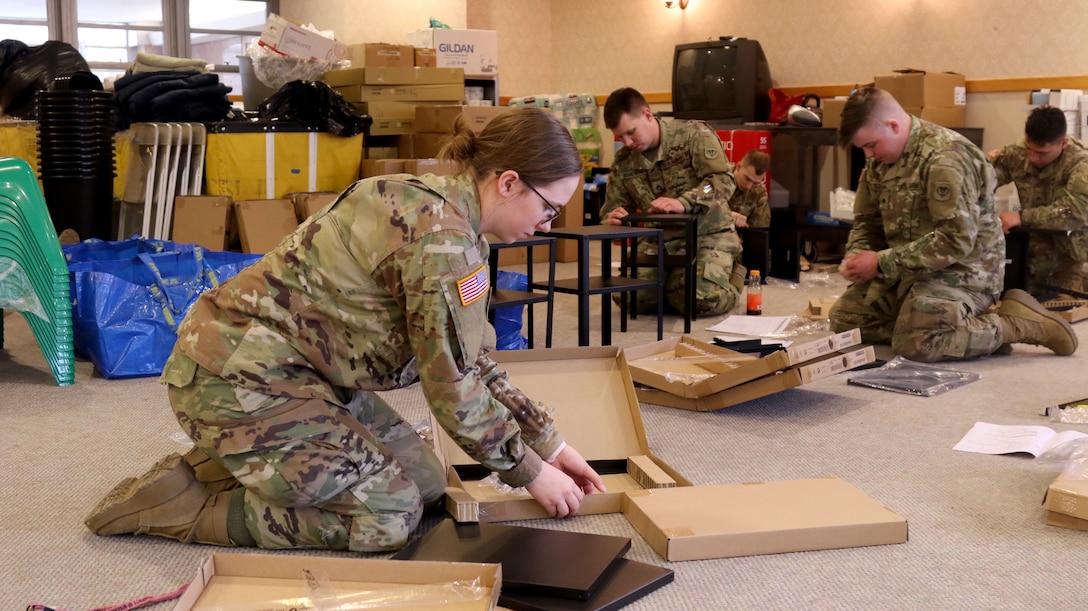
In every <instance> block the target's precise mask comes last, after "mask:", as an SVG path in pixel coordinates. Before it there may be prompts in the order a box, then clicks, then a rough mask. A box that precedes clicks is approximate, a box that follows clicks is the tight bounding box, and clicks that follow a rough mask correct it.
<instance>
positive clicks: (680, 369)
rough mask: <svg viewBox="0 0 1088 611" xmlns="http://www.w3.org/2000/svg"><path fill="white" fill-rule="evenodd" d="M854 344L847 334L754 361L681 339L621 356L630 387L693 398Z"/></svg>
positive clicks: (856, 335)
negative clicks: (626, 364)
mask: <svg viewBox="0 0 1088 611" xmlns="http://www.w3.org/2000/svg"><path fill="white" fill-rule="evenodd" d="M860 343H861V330H860V329H850V330H847V331H843V332H841V333H834V334H831V335H828V336H827V337H822V338H820V339H816V340H811V341H807V342H798V343H796V344H793V345H791V346H789V347H788V348H786V349H785V350H779V351H777V352H774V353H771V354H768V355H767V356H764V357H762V358H760V357H758V356H754V355H751V354H746V353H743V352H736V351H733V350H729V349H727V348H722V347H721V346H715V345H714V344H708V343H706V342H701V341H699V340H696V339H693V338H691V337H689V336H686V335H685V336H682V337H671V338H668V339H664V340H662V341H659V342H654V343H652V344H645V345H642V346H635V347H632V348H626V349H625V350H624V353H625V355H626V357H627V363H628V365H629V366H630V367H631V378H632V379H633V380H634V381H635V382H636V383H638V384H642V385H645V386H649V387H651V388H656V389H658V390H663V391H665V392H668V393H671V394H673V395H676V396H678V397H687V398H696V397H707V396H710V395H713V394H715V393H719V392H721V391H723V390H726V389H728V388H733V387H735V386H738V385H740V384H743V383H745V382H749V381H751V380H755V379H756V378H761V377H763V376H766V375H769V374H771V373H774V372H776V371H779V370H781V369H785V368H787V367H789V366H791V365H798V364H800V363H804V362H806V361H811V360H813V359H816V358H820V357H825V356H828V355H831V354H834V353H836V352H838V351H839V350H843V349H845V348H849V347H851V346H856V345H858V344H860Z"/></svg>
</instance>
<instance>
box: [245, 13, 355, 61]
mask: <svg viewBox="0 0 1088 611" xmlns="http://www.w3.org/2000/svg"><path fill="white" fill-rule="evenodd" d="M257 44H259V45H261V46H262V47H266V48H269V49H272V50H273V51H275V52H276V53H279V54H280V55H289V56H291V57H301V58H304V59H324V60H328V61H334V62H335V61H340V60H342V59H345V56H346V54H347V46H346V45H345V44H344V43H342V42H336V40H334V39H332V38H325V37H324V36H322V35H320V34H318V33H316V32H311V31H310V30H307V29H304V28H302V27H301V26H299V25H296V24H294V23H291V22H290V21H287V20H286V19H284V18H283V17H280V16H279V15H277V14H275V13H272V14H270V15H269V16H268V20H267V21H266V22H265V24H264V30H263V31H261V37H260V39H259V40H258V42H257Z"/></svg>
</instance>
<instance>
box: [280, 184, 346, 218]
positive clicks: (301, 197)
mask: <svg viewBox="0 0 1088 611" xmlns="http://www.w3.org/2000/svg"><path fill="white" fill-rule="evenodd" d="M339 198H340V193H339V192H336V191H321V192H317V193H291V194H290V196H289V199H290V200H291V204H292V205H293V206H294V207H295V218H297V219H298V222H299V223H301V222H302V221H305V220H306V219H308V218H310V217H311V216H313V215H315V214H317V213H318V212H320V211H321V210H322V209H323V208H324V207H325V206H328V205H329V204H331V203H333V202H334V201H336V200H337V199H339Z"/></svg>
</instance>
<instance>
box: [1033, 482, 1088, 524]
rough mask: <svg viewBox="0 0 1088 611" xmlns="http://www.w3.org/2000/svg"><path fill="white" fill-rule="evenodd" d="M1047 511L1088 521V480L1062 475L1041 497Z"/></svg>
mask: <svg viewBox="0 0 1088 611" xmlns="http://www.w3.org/2000/svg"><path fill="white" fill-rule="evenodd" d="M1043 507H1045V508H1046V509H1047V510H1048V511H1053V512H1054V513H1060V514H1063V515H1066V516H1070V517H1074V518H1079V519H1081V520H1088V479H1085V478H1082V477H1074V476H1072V475H1069V474H1068V473H1062V474H1061V475H1059V476H1058V477H1057V479H1055V480H1054V481H1053V483H1051V484H1050V486H1049V487H1048V488H1047V490H1046V494H1045V495H1044V496H1043Z"/></svg>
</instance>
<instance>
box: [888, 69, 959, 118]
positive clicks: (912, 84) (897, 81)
mask: <svg viewBox="0 0 1088 611" xmlns="http://www.w3.org/2000/svg"><path fill="white" fill-rule="evenodd" d="M873 82H874V84H875V85H876V86H877V88H879V89H883V90H885V91H887V92H889V93H891V94H892V95H893V96H894V97H895V99H896V100H898V101H899V103H900V104H901V105H902V106H903V107H904V108H906V107H908V106H910V107H919V108H928V107H930V106H938V107H942V108H948V107H954V106H966V105H967V79H966V78H965V77H964V76H963V75H962V74H956V73H955V72H926V71H924V70H915V69H913V68H904V69H901V70H895V71H894V72H893V73H892V74H885V75H881V76H877V77H874V79H873Z"/></svg>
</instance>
